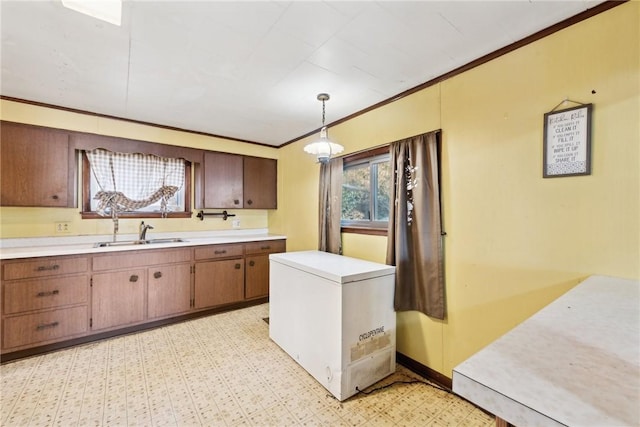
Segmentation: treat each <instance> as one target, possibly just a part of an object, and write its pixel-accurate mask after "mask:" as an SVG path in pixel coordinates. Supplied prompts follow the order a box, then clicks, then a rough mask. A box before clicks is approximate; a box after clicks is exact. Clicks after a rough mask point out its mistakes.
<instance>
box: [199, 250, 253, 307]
mask: <svg viewBox="0 0 640 427" xmlns="http://www.w3.org/2000/svg"><path fill="white" fill-rule="evenodd" d="M243 299H244V260H243V259H229V260H224V261H208V262H198V263H196V275H195V295H194V303H195V308H207V307H214V306H217V305H222V304H229V303H233V302H238V301H242V300H243Z"/></svg>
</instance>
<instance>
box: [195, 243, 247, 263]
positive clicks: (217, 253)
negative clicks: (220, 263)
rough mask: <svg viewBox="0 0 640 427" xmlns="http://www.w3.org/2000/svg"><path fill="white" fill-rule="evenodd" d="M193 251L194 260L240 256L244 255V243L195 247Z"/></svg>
mask: <svg viewBox="0 0 640 427" xmlns="http://www.w3.org/2000/svg"><path fill="white" fill-rule="evenodd" d="M195 251H196V252H195V257H196V260H201V259H215V258H229V257H241V256H243V255H244V245H241V244H238V245H212V246H205V247H199V248H196V250H195Z"/></svg>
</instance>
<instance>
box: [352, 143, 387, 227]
mask: <svg viewBox="0 0 640 427" xmlns="http://www.w3.org/2000/svg"><path fill="white" fill-rule="evenodd" d="M390 147H391V146H390V145H384V146H381V147H376V148H373V149H370V150H365V151H361V152H358V153H354V154H351V155H349V156H345V157H344V158H343V166H342V170H343V173H344V171H345V170H346V169H347V168H349V167H353V166H356V165H361V164H365V163H368V164H369V167H371V164H372V163H381V162H380V161H379V160H380V158H381V157H382V156H388V157H389V161H390V160H391V159H390V155H391V153H390ZM370 185H373V180H370ZM373 193H374V192H373V189H372V194H373ZM373 199H374V198H373V197H372V198H371V201H370V203H374V200H373ZM388 228H389V222H388V221H373V220H368V221H358V220H343V219H342V218H341V219H340V231H341V232H342V233H352V234H368V235H375V236H386V235H387V232H388Z"/></svg>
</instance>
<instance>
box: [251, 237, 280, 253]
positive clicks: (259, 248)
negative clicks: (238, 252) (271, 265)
mask: <svg viewBox="0 0 640 427" xmlns="http://www.w3.org/2000/svg"><path fill="white" fill-rule="evenodd" d="M244 250H245V253H246V254H247V255H254V254H274V253H280V252H284V251H285V250H286V242H285V241H284V240H263V241H261V242H251V243H247V244H245V245H244Z"/></svg>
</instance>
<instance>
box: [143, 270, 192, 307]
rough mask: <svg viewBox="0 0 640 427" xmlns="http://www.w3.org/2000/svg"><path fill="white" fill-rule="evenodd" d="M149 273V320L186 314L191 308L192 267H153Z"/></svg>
mask: <svg viewBox="0 0 640 427" xmlns="http://www.w3.org/2000/svg"><path fill="white" fill-rule="evenodd" d="M147 273H148V278H149V279H148V280H149V283H148V285H147V286H148V290H147V316H148V318H149V319H155V318H157V317H165V316H169V315H172V314H178V313H184V312H186V311H189V309H190V308H191V265H190V264H176V265H168V266H157V267H151V268H149V269H148V270H147Z"/></svg>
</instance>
